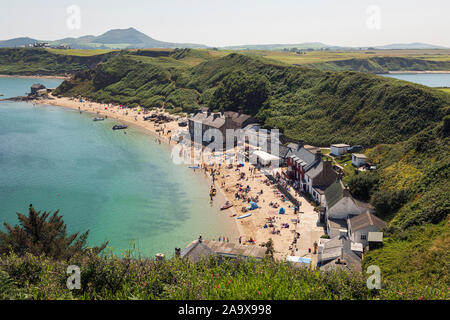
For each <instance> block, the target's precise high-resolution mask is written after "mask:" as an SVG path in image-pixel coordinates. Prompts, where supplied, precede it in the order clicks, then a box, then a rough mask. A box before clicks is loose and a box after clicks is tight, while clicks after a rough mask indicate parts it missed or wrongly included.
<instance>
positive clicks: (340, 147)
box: [330, 143, 350, 156]
mask: <svg viewBox="0 0 450 320" xmlns="http://www.w3.org/2000/svg"><path fill="white" fill-rule="evenodd" d="M349 147H350V146H349V145H348V144H344V143H339V144H332V145H331V147H330V149H331V154H332V155H334V156H340V155H343V154H344V153H346V152H347V148H349Z"/></svg>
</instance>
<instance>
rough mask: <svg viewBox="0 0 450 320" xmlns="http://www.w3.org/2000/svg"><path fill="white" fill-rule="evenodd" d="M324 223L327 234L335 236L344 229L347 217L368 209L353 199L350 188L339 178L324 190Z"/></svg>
mask: <svg viewBox="0 0 450 320" xmlns="http://www.w3.org/2000/svg"><path fill="white" fill-rule="evenodd" d="M323 198H324V208H325V223H326V230H327V234H328V235H329V236H330V237H335V236H337V235H339V234H341V233H342V231H346V230H347V229H348V227H347V219H348V218H350V217H351V216H356V215H359V214H362V213H364V212H366V211H367V210H368V205H367V204H365V203H362V202H360V201H358V200H355V199H353V197H352V196H351V195H350V190H349V189H348V188H347V187H345V186H344V185H343V183H342V181H341V180H340V179H338V180H336V181H335V182H334V183H332V184H331V185H330V186H329V187H328V188H327V189H325V191H324V197H323Z"/></svg>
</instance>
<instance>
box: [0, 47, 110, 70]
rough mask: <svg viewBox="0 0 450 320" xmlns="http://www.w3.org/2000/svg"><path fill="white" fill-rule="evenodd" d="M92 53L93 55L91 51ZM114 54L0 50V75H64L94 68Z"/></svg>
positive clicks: (29, 49)
mask: <svg viewBox="0 0 450 320" xmlns="http://www.w3.org/2000/svg"><path fill="white" fill-rule="evenodd" d="M92 53H95V51H93V52H92ZM114 54H115V53H114V52H111V53H106V54H92V55H85V56H81V55H69V54H65V55H61V54H56V53H53V52H50V51H49V50H46V49H40V48H26V49H25V48H11V49H6V48H3V49H0V74H8V75H66V74H73V73H75V72H78V71H81V70H86V69H89V68H94V67H95V66H96V65H97V64H98V63H99V62H101V61H105V60H107V59H108V58H109V57H111V56H112V55H114Z"/></svg>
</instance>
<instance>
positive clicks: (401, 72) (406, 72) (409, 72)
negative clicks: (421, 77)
mask: <svg viewBox="0 0 450 320" xmlns="http://www.w3.org/2000/svg"><path fill="white" fill-rule="evenodd" d="M387 73H388V74H433V73H441V74H450V70H448V71H444V70H436V71H388V72H387Z"/></svg>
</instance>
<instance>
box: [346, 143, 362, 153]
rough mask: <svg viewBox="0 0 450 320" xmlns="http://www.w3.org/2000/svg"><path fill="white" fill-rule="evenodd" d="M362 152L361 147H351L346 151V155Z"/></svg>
mask: <svg viewBox="0 0 450 320" xmlns="http://www.w3.org/2000/svg"><path fill="white" fill-rule="evenodd" d="M362 150H363V147H362V146H360V145H356V146H352V147H350V148H348V149H347V152H348V153H354V152H361V151H362Z"/></svg>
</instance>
